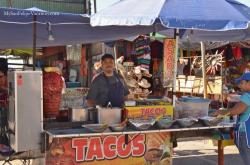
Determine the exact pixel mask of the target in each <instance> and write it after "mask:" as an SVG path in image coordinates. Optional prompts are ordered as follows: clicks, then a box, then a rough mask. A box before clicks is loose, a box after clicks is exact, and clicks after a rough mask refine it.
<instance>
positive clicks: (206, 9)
mask: <svg viewBox="0 0 250 165" xmlns="http://www.w3.org/2000/svg"><path fill="white" fill-rule="evenodd" d="M249 20H250V8H249V7H247V6H245V5H243V4H241V3H238V2H237V1H233V0H157V1H155V0H123V1H120V2H118V3H115V4H114V5H112V6H110V7H108V8H106V9H104V10H102V11H100V12H98V13H96V14H94V15H93V16H92V17H91V25H92V26H109V25H117V26H124V25H125V26H135V25H145V26H150V25H153V24H157V23H161V24H162V25H164V26H165V27H166V28H172V29H173V28H174V29H200V30H212V31H226V30H234V29H246V28H247V27H248V23H249Z"/></svg>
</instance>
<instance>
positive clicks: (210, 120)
mask: <svg viewBox="0 0 250 165" xmlns="http://www.w3.org/2000/svg"><path fill="white" fill-rule="evenodd" d="M199 120H200V121H201V122H202V124H204V125H205V126H216V125H218V124H219V123H220V122H221V121H222V119H220V118H216V117H210V116H206V117H202V118H200V119H199Z"/></svg>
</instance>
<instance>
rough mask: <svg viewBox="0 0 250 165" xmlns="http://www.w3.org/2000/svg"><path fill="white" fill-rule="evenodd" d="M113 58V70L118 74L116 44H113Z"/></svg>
mask: <svg viewBox="0 0 250 165" xmlns="http://www.w3.org/2000/svg"><path fill="white" fill-rule="evenodd" d="M114 56H115V69H116V72H118V67H117V52H116V43H115V44H114Z"/></svg>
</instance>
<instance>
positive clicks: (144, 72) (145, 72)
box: [142, 69, 152, 78]
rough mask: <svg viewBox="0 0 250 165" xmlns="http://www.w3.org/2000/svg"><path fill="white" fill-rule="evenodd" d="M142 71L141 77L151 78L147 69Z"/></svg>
mask: <svg viewBox="0 0 250 165" xmlns="http://www.w3.org/2000/svg"><path fill="white" fill-rule="evenodd" d="M142 71H143V74H142V75H143V76H145V77H148V78H151V77H152V74H150V73H149V71H148V70H147V69H143V70H142Z"/></svg>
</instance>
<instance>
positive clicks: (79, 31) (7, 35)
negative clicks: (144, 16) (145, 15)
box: [0, 8, 163, 49]
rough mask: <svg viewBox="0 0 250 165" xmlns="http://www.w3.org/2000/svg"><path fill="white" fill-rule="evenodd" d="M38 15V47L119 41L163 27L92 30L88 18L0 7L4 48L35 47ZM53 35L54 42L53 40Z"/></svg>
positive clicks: (34, 9) (38, 10) (102, 28)
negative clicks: (35, 20) (33, 35)
mask: <svg viewBox="0 0 250 165" xmlns="http://www.w3.org/2000/svg"><path fill="white" fill-rule="evenodd" d="M34 15H36V16H37V47H47V46H58V45H67V44H78V43H93V42H97V41H111V40H118V39H123V38H127V37H130V36H135V35H139V34H146V33H149V32H152V31H155V28H158V29H160V28H161V27H160V26H161V25H159V27H143V26H135V27H126V26H120V27H113V26H109V27H92V26H90V18H89V16H87V15H81V14H69V13H58V12H46V11H43V10H40V9H37V8H31V9H27V10H23V9H13V8H12V9H11V8H0V36H1V37H0V49H1V48H2V49H4V48H31V47H32V43H33V40H32V24H33V16H34ZM162 29H163V28H162ZM49 34H52V35H53V38H54V40H49Z"/></svg>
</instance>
